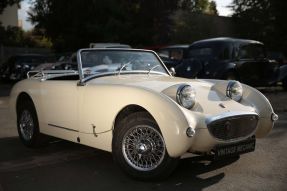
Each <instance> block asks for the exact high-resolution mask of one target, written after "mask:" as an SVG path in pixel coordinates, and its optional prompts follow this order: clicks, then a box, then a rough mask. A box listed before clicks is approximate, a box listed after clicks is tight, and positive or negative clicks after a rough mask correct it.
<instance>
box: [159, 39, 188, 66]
mask: <svg viewBox="0 0 287 191" xmlns="http://www.w3.org/2000/svg"><path fill="white" fill-rule="evenodd" d="M189 46H190V45H187V44H180V45H172V46H166V47H163V48H160V49H159V50H157V53H158V55H159V56H160V58H161V59H162V60H163V62H164V64H165V65H166V67H167V68H168V69H170V68H172V67H173V68H175V67H176V66H177V65H178V64H180V63H181V61H182V60H184V59H187V58H188V48H189Z"/></svg>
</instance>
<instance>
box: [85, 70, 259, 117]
mask: <svg viewBox="0 0 287 191" xmlns="http://www.w3.org/2000/svg"><path fill="white" fill-rule="evenodd" d="M96 84H98V85H105V84H106V85H120V86H130V87H135V88H142V89H146V90H148V91H153V92H158V93H160V94H164V95H166V96H168V97H169V98H171V99H172V100H174V101H175V102H176V103H177V101H176V93H177V90H178V87H179V86H180V85H182V84H188V85H191V86H192V87H194V89H195V91H196V105H195V106H194V107H193V108H192V110H193V111H198V112H205V113H206V114H210V115H213V114H218V113H224V112H230V111H248V112H249V111H254V109H253V108H252V107H250V106H246V104H241V103H238V102H236V101H233V100H232V99H230V98H228V97H226V87H227V84H228V81H223V80H203V79H185V78H177V77H172V76H158V75H150V76H148V75H121V76H106V77H101V78H97V79H94V80H91V81H89V83H88V85H96ZM242 101H243V100H242ZM244 105H245V106H244ZM181 108H182V107H181Z"/></svg>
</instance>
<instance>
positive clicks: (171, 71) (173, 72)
mask: <svg viewBox="0 0 287 191" xmlns="http://www.w3.org/2000/svg"><path fill="white" fill-rule="evenodd" d="M169 72H170V74H171V75H172V76H175V74H176V73H175V69H174V67H171V68H170V69H169Z"/></svg>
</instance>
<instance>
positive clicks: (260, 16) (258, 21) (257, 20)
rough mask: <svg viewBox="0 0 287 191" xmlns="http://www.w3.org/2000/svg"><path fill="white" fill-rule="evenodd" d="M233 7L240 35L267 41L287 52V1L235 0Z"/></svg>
mask: <svg viewBox="0 0 287 191" xmlns="http://www.w3.org/2000/svg"><path fill="white" fill-rule="evenodd" d="M231 8H232V9H233V11H234V14H233V18H235V20H236V22H237V23H238V36H240V37H244V38H252V39H256V40H260V41H263V42H265V44H266V45H267V46H268V47H269V48H270V49H273V50H282V51H284V52H285V53H287V26H286V24H285V22H286V18H287V12H286V9H287V1H283V0H234V1H233V3H232V5H231Z"/></svg>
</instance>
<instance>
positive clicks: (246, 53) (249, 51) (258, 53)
mask: <svg viewBox="0 0 287 191" xmlns="http://www.w3.org/2000/svg"><path fill="white" fill-rule="evenodd" d="M239 58H240V59H258V58H266V53H265V49H264V46H263V45H260V44H247V45H243V46H241V47H240V50H239Z"/></svg>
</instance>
